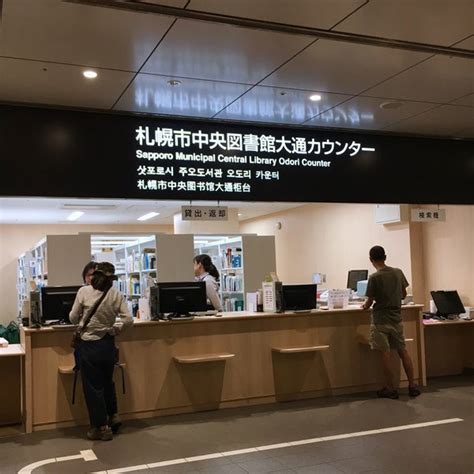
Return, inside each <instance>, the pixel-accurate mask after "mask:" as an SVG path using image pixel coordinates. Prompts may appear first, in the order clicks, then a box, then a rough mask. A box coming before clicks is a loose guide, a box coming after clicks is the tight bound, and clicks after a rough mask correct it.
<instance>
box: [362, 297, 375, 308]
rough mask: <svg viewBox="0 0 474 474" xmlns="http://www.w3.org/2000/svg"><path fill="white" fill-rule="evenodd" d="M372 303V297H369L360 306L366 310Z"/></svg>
mask: <svg viewBox="0 0 474 474" xmlns="http://www.w3.org/2000/svg"><path fill="white" fill-rule="evenodd" d="M373 304H374V299H373V298H371V297H369V298H367V301H366V302H365V303H364V304H363V305H362V306H361V308H362V309H365V310H368V309H369V308H370V307H371V306H372V305H373Z"/></svg>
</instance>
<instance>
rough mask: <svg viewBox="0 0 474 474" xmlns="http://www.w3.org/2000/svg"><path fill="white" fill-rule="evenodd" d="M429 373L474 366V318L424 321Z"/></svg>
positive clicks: (458, 371) (451, 372)
mask: <svg viewBox="0 0 474 474" xmlns="http://www.w3.org/2000/svg"><path fill="white" fill-rule="evenodd" d="M424 329H425V331H424V333H425V348H426V349H425V354H426V373H427V376H428V377H439V376H444V375H459V374H462V373H463V372H464V371H465V370H466V369H470V370H472V369H474V320H471V321H463V320H459V319H458V320H454V321H424Z"/></svg>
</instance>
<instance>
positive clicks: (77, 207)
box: [61, 204, 117, 211]
mask: <svg viewBox="0 0 474 474" xmlns="http://www.w3.org/2000/svg"><path fill="white" fill-rule="evenodd" d="M116 208H117V206H116V205H115V204H63V205H62V207H61V209H67V210H69V211H71V210H73V211H110V210H112V209H116Z"/></svg>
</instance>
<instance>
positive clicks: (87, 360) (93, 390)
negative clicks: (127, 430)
mask: <svg viewBox="0 0 474 474" xmlns="http://www.w3.org/2000/svg"><path fill="white" fill-rule="evenodd" d="M116 279H117V277H116V276H115V267H114V266H113V265H112V264H111V263H108V262H102V263H99V264H97V267H96V270H95V272H94V274H93V275H92V279H91V284H90V285H87V286H83V287H82V288H80V289H79V291H78V292H77V295H76V300H75V301H74V305H73V307H72V310H71V313H70V315H69V319H70V320H71V322H72V323H73V324H78V323H79V326H81V324H83V323H84V319H85V317H86V316H87V314H88V312H89V311H90V309H91V308H92V307H93V306H94V304H95V303H96V302H97V301H98V300H99V298H100V297H101V296H102V295H103V293H104V292H106V291H107V294H106V296H105V298H104V300H103V301H102V303H101V304H100V305H99V307H98V308H97V310H96V312H95V314H94V315H93V316H92V318H91V320H90V321H89V324H88V325H87V327H86V329H85V331H84V332H83V333H82V335H81V340H82V341H81V344H80V350H79V367H80V371H81V377H82V387H83V390H84V398H85V400H86V405H87V410H88V412H89V419H90V424H91V429H90V430H89V431H88V432H87V437H88V438H89V439H92V440H103V441H107V440H110V439H112V437H113V431H116V430H117V429H118V428H119V427H120V424H121V423H120V420H119V418H118V415H117V413H118V408H117V397H116V394H115V384H114V381H113V373H114V366H115V362H116V361H115V359H116V347H115V336H116V335H118V334H120V333H121V332H123V331H124V330H126V329H127V328H129V327H130V326H132V324H133V318H132V316H131V315H130V312H129V310H128V307H127V303H126V301H125V299H124V297H123V295H122V294H121V293H120V292H119V291H118V290H117V289H115V288H114V287H113V281H114V280H116ZM117 316H118V317H119V318H120V320H121V321H120V323H116V322H115V320H116V317H117Z"/></svg>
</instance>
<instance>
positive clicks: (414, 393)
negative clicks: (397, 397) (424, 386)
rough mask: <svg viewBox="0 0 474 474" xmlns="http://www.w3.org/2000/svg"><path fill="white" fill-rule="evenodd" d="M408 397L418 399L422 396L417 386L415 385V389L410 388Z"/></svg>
mask: <svg viewBox="0 0 474 474" xmlns="http://www.w3.org/2000/svg"><path fill="white" fill-rule="evenodd" d="M408 395H410V397H417V396H418V395H421V390H420V389H419V388H418V387H417V386H416V385H413V387H408Z"/></svg>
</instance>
